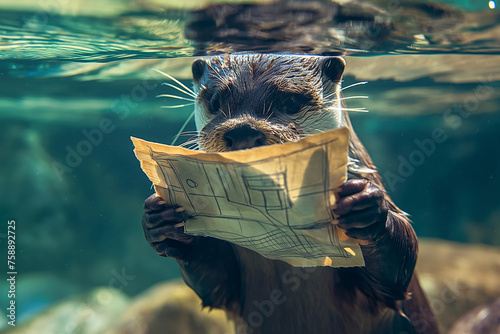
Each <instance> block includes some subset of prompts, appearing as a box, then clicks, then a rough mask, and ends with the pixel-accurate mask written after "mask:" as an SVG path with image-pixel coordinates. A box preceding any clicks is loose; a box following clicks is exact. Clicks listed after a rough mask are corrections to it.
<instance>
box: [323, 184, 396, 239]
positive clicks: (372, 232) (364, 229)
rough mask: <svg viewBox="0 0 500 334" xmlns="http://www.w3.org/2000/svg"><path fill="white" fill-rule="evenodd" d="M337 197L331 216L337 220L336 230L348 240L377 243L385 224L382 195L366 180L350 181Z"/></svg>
mask: <svg viewBox="0 0 500 334" xmlns="http://www.w3.org/2000/svg"><path fill="white" fill-rule="evenodd" d="M338 195H339V200H338V201H337V203H336V204H335V205H334V206H333V207H332V210H333V213H335V214H336V215H338V216H340V217H339V219H338V226H339V227H340V228H342V229H344V230H345V231H346V234H347V235H348V236H350V237H351V238H356V239H361V240H369V241H374V240H377V239H378V237H379V236H380V235H382V233H383V232H384V230H385V227H386V221H387V214H388V209H387V204H386V201H385V198H384V192H383V191H382V190H381V189H380V188H378V187H377V186H375V185H374V184H373V183H371V182H370V181H368V180H365V179H353V180H348V181H347V182H346V183H344V184H343V185H342V186H341V187H340V188H339V189H338Z"/></svg>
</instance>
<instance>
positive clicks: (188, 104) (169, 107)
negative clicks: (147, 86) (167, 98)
mask: <svg viewBox="0 0 500 334" xmlns="http://www.w3.org/2000/svg"><path fill="white" fill-rule="evenodd" d="M193 104H194V102H193V103H186V104H178V105H175V106H161V107H160V108H164V109H172V108H182V107H187V106H192V105H193Z"/></svg>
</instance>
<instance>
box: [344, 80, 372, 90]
mask: <svg viewBox="0 0 500 334" xmlns="http://www.w3.org/2000/svg"><path fill="white" fill-rule="evenodd" d="M367 83H368V81H360V82H356V83H353V84H352V85H349V86H345V87H342V88H341V89H340V91H343V90H346V89H348V88H351V87H354V86H358V85H365V84H367Z"/></svg>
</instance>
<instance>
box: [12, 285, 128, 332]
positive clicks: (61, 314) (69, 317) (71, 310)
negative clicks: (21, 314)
mask: <svg viewBox="0 0 500 334" xmlns="http://www.w3.org/2000/svg"><path fill="white" fill-rule="evenodd" d="M129 303H130V302H129V299H128V297H127V296H125V295H124V294H123V293H122V292H120V291H119V290H116V289H111V288H97V289H94V290H93V291H91V292H90V293H88V294H86V295H78V296H74V297H71V298H68V299H66V300H64V301H62V302H60V303H58V304H56V305H54V306H53V307H51V308H49V309H47V310H46V311H45V312H42V313H40V314H38V315H37V316H35V317H34V318H32V319H31V320H29V321H27V322H25V323H23V324H21V325H16V326H15V327H12V329H10V330H7V331H5V334H21V333H22V334H40V333H54V334H55V333H68V334H69V333H78V334H98V333H102V332H103V331H104V330H105V329H107V328H110V327H111V325H112V324H113V323H114V322H115V319H116V318H117V317H118V316H120V315H121V314H123V311H124V310H125V308H126V307H127V305H128V304H129Z"/></svg>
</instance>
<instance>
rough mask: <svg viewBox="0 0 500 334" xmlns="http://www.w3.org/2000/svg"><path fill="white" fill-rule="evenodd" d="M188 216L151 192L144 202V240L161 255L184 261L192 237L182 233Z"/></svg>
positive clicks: (179, 208)
mask: <svg viewBox="0 0 500 334" xmlns="http://www.w3.org/2000/svg"><path fill="white" fill-rule="evenodd" d="M188 218H189V216H188V215H187V214H186V212H185V211H184V209H183V208H182V207H179V206H168V205H166V203H165V202H164V201H163V200H162V199H161V198H160V197H158V195H156V194H153V195H151V196H149V197H148V198H147V199H146V201H145V202H144V216H143V217H142V228H143V230H144V235H145V237H146V240H147V241H148V243H149V244H150V245H151V247H152V248H153V249H154V250H155V251H156V253H158V254H159V255H161V256H168V257H173V258H175V259H177V260H181V261H185V260H186V256H187V254H186V253H187V252H189V244H190V243H192V242H193V240H194V237H193V236H190V235H188V234H185V233H184V222H185V221H186V219H188Z"/></svg>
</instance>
